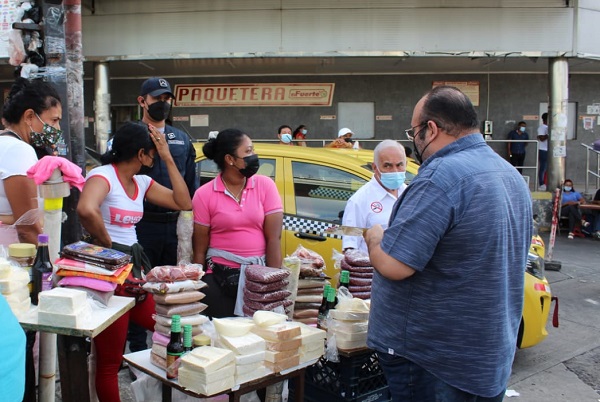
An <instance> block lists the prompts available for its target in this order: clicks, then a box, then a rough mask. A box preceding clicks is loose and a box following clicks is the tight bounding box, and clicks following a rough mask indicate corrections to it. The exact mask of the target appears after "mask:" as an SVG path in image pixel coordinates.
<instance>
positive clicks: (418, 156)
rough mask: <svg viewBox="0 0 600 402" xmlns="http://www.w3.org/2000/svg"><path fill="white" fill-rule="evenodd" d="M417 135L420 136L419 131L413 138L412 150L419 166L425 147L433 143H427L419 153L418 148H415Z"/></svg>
mask: <svg viewBox="0 0 600 402" xmlns="http://www.w3.org/2000/svg"><path fill="white" fill-rule="evenodd" d="M419 135H421V132H420V131H419V132H418V133H417V134H416V135H415V137H414V138H413V148H414V149H415V158H416V159H417V161H419V164H421V163H423V154H424V153H425V150H426V149H427V147H428V146H429V145H430V144H431V143H432V142H433V140H431V141H429V142H428V143H427V145H425V147H424V148H423V149H422V150H421V151H419V147H417V143H416V142H415V140H416V139H417V136H419Z"/></svg>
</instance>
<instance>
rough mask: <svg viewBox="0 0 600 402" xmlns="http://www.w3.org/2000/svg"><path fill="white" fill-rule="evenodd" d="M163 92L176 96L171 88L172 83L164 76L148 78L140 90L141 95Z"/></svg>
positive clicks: (154, 94) (155, 94)
mask: <svg viewBox="0 0 600 402" xmlns="http://www.w3.org/2000/svg"><path fill="white" fill-rule="evenodd" d="M162 94H169V95H171V97H173V98H174V97H175V95H173V91H172V90H171V85H170V84H169V82H168V81H167V80H165V79H164V78H158V77H153V78H148V79H147V80H146V81H144V83H143V84H142V90H141V91H140V95H142V96H146V95H150V96H159V95H162Z"/></svg>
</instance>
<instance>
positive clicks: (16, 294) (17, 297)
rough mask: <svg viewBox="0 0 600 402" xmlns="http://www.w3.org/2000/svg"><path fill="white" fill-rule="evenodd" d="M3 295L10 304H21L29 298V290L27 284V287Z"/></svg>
mask: <svg viewBox="0 0 600 402" xmlns="http://www.w3.org/2000/svg"><path fill="white" fill-rule="evenodd" d="M3 295H4V298H5V299H6V301H7V302H8V304H13V303H15V304H19V303H22V302H23V301H24V300H26V299H28V298H29V289H28V288H27V284H25V286H22V287H20V288H19V289H15V290H14V291H12V292H10V293H3Z"/></svg>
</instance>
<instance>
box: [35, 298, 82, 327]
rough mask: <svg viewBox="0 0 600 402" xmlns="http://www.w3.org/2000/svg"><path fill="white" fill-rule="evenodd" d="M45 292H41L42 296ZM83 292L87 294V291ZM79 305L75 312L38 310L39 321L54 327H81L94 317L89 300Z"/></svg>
mask: <svg viewBox="0 0 600 402" xmlns="http://www.w3.org/2000/svg"><path fill="white" fill-rule="evenodd" d="M57 289H60V288H57ZM43 293H45V292H41V293H40V296H41V295H42V294H43ZM83 293H84V294H85V292H83ZM40 305H41V299H40ZM79 306H80V307H79V309H78V310H75V312H74V313H73V314H63V313H51V312H49V311H38V323H40V324H42V325H52V326H53V327H64V328H81V327H82V326H83V325H84V324H85V323H86V322H87V321H88V320H90V319H91V318H92V307H91V306H90V304H89V303H88V302H87V300H84V301H83V303H81V304H80V305H79ZM56 311H60V310H56Z"/></svg>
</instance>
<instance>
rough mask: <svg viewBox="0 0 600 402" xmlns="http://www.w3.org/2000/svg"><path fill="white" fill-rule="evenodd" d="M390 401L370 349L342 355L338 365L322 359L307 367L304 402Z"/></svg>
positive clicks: (385, 384)
mask: <svg viewBox="0 0 600 402" xmlns="http://www.w3.org/2000/svg"><path fill="white" fill-rule="evenodd" d="M290 392H292V393H293V390H290ZM390 399H391V397H390V393H389V390H388V386H387V381H386V379H385V376H384V375H383V370H382V369H381V366H379V361H378V360H377V354H376V353H375V352H373V351H371V350H365V351H363V352H359V353H356V352H355V353H352V354H347V355H340V362H339V363H333V362H330V361H328V360H326V359H325V357H321V358H320V359H319V361H317V363H315V364H314V365H313V366H310V367H307V368H306V375H305V384H304V400H305V401H315V402H322V401H328V402H336V401H346V402H383V401H389V400H390Z"/></svg>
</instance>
